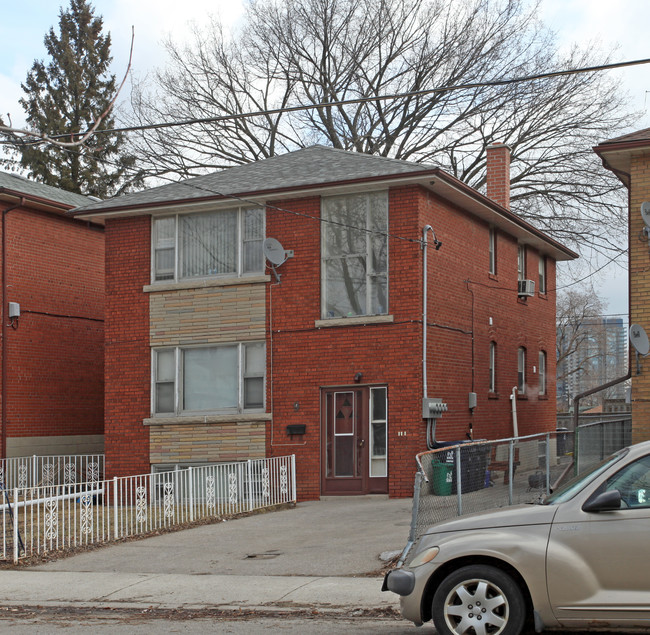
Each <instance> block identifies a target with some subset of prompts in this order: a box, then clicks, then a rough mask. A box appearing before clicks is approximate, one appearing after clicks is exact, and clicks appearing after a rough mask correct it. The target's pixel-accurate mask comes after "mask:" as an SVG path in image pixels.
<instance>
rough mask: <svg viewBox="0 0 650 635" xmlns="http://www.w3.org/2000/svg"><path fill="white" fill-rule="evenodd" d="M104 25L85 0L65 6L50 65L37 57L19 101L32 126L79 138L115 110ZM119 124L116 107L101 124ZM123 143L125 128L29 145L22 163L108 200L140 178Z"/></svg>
mask: <svg viewBox="0 0 650 635" xmlns="http://www.w3.org/2000/svg"><path fill="white" fill-rule="evenodd" d="M102 27H103V20H102V18H101V17H98V16H95V15H94V8H93V6H92V5H91V4H90V2H87V1H86V0H70V6H69V8H68V9H67V10H65V11H64V10H63V9H61V10H60V12H59V34H56V33H55V32H54V29H53V28H51V29H50V31H49V33H48V34H47V35H46V36H45V40H44V42H45V47H46V49H47V52H48V54H49V56H50V58H51V59H50V61H49V63H48V64H46V63H45V62H43V61H39V60H36V61H34V65H33V66H32V68H31V70H30V71H29V73H28V75H27V80H26V81H25V83H24V84H22V89H23V91H24V92H25V94H26V97H25V98H24V99H21V100H20V103H21V105H22V107H23V109H24V110H25V113H26V115H27V123H28V126H29V127H30V128H31V129H32V130H35V131H38V132H41V133H46V134H48V135H49V136H50V137H52V136H54V135H65V138H61V141H76V140H79V138H80V137H81V134H83V133H84V132H86V131H87V130H89V129H90V128H91V127H92V126H93V124H94V122H95V121H96V119H97V118H98V117H99V116H101V115H102V114H103V113H104V112H105V110H106V109H107V108H108V106H109V104H110V102H111V100H112V99H113V97H114V96H115V92H116V90H117V88H116V82H115V75H112V74H110V73H109V65H110V63H111V60H112V57H111V53H110V50H111V36H110V34H106V35H104V34H103V33H102ZM114 127H115V122H114V117H113V115H112V112H111V113H109V114H108V115H107V116H106V117H105V118H104V120H103V121H102V122H101V124H100V126H99V130H102V129H103V130H108V129H111V128H114ZM124 142H125V138H124V136H123V135H121V134H115V133H99V134H94V135H92V136H91V137H90V138H89V139H88V140H87V141H86V142H85V143H84V144H83V145H81V146H76V147H74V148H71V149H63V148H60V147H57V146H54V145H51V144H50V145H48V144H38V145H37V144H32V145H29V144H24V145H21V146H19V151H20V154H21V159H20V163H21V165H22V166H23V167H24V168H26V169H28V170H29V174H30V176H31V177H32V178H34V179H35V180H37V181H40V182H41V183H45V184H47V185H53V186H55V187H60V188H62V189H65V190H68V191H71V192H77V193H79V194H86V195H92V196H97V197H100V198H105V197H107V196H111V195H113V194H116V193H121V192H123V191H125V190H126V189H127V188H129V187H131V186H132V185H133V184H134V179H133V178H131V179H129V178H128V174H127V172H128V171H129V169H130V168H132V166H133V163H134V161H135V158H134V157H133V156H128V155H125V154H124V153H123V152H122V153H121V152H120V149H121V147H122V145H123V143H124Z"/></svg>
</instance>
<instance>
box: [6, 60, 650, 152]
mask: <svg viewBox="0 0 650 635" xmlns="http://www.w3.org/2000/svg"><path fill="white" fill-rule="evenodd" d="M649 63H650V58H648V59H641V60H630V61H626V62H615V63H612V64H600V65H598V66H583V67H580V68H572V69H565V70H559V71H549V72H546V73H536V74H533V75H525V76H522V77H512V78H508V79H496V80H493V81H486V82H469V83H466V84H455V85H453V86H439V87H436V88H429V89H424V90H415V91H408V92H403V93H392V94H390V95H375V96H373V97H357V98H354V99H341V100H337V101H329V102H320V103H318V104H305V105H297V106H285V107H282V108H271V109H268V110H256V111H252V112H246V113H238V114H231V115H219V116H215V117H198V118H193V119H182V120H180V121H166V122H161V123H153V124H142V125H139V126H125V127H123V128H109V129H106V130H97V131H96V132H95V134H99V133H100V132H101V133H110V134H115V133H120V132H136V131H141V130H159V129H161V128H175V127H179V126H191V125H195V124H203V123H218V122H220V121H233V120H237V119H246V118H250V117H260V116H268V115H279V114H284V113H290V112H297V111H305V110H316V109H318V108H331V107H337V106H348V105H353V104H365V103H369V102H378V101H388V100H390V99H401V98H404V97H422V96H425V95H433V94H435V93H446V92H452V91H456V90H470V89H475V88H491V87H494V86H507V85H510V84H517V83H521V82H530V81H534V80H538V79H551V78H554V77H563V76H566V75H578V74H582V73H595V72H599V71H607V70H612V69H616V68H628V67H630V66H639V65H641V64H649ZM0 132H2V130H0ZM78 134H79V135H81V134H82V133H78ZM70 136H71V133H65V134H59V135H48V137H49V139H59V138H64V137H70ZM72 136H74V135H72ZM41 141H42V140H41V139H39V140H37V141H29V142H25V143H28V144H31V143H37V142H39V143H40V142H41ZM0 143H3V144H12V145H15V144H16V142H15V141H2V142H0Z"/></svg>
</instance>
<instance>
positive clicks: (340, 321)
mask: <svg viewBox="0 0 650 635" xmlns="http://www.w3.org/2000/svg"><path fill="white" fill-rule="evenodd" d="M393 321H394V318H393V316H392V315H355V316H354V317H345V318H328V319H326V320H316V321H315V322H314V326H315V327H316V328H317V329H320V328H323V327H328V326H363V325H365V324H391V323H392V322H393Z"/></svg>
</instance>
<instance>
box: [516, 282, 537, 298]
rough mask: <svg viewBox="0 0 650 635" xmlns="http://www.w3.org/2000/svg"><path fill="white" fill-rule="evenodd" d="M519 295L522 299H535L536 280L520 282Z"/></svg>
mask: <svg viewBox="0 0 650 635" xmlns="http://www.w3.org/2000/svg"><path fill="white" fill-rule="evenodd" d="M517 295H518V296H519V297H520V298H522V297H526V296H529V297H533V296H534V295H535V281H534V280H519V285H518V289H517Z"/></svg>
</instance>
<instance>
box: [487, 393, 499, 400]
mask: <svg viewBox="0 0 650 635" xmlns="http://www.w3.org/2000/svg"><path fill="white" fill-rule="evenodd" d="M498 398H499V393H498V392H489V393H488V399H498Z"/></svg>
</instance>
